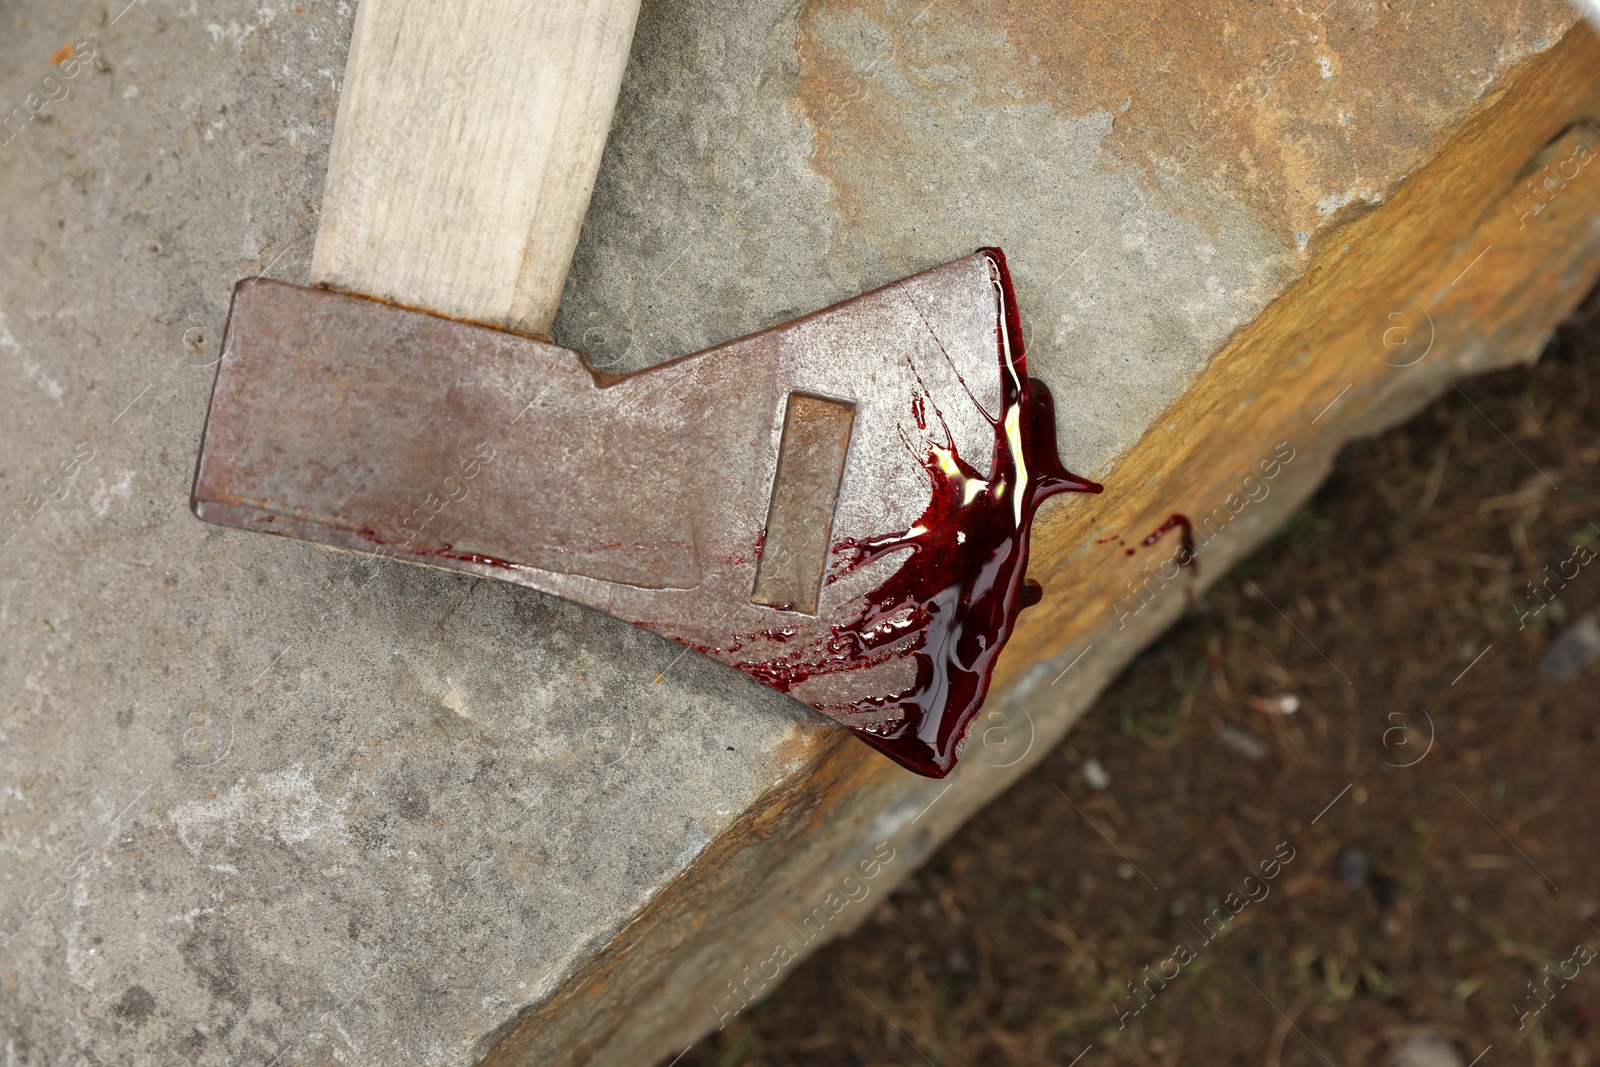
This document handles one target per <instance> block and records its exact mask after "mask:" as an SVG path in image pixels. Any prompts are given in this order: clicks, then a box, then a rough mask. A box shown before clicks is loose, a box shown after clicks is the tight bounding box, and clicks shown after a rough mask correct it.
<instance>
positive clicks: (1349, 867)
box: [1338, 845, 1372, 889]
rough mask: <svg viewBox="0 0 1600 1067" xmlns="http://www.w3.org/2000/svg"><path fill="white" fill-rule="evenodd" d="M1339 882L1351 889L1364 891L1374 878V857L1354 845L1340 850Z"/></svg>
mask: <svg viewBox="0 0 1600 1067" xmlns="http://www.w3.org/2000/svg"><path fill="white" fill-rule="evenodd" d="M1338 868H1339V880H1340V881H1341V882H1343V883H1344V884H1345V885H1347V886H1349V887H1350V888H1351V889H1362V888H1364V887H1365V886H1366V884H1367V879H1368V878H1370V877H1372V857H1371V856H1369V855H1367V853H1366V851H1365V850H1363V849H1359V848H1357V847H1356V846H1354V845H1346V846H1344V847H1343V848H1341V849H1340V850H1339V860H1338Z"/></svg>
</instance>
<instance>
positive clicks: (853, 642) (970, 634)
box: [738, 248, 1102, 778]
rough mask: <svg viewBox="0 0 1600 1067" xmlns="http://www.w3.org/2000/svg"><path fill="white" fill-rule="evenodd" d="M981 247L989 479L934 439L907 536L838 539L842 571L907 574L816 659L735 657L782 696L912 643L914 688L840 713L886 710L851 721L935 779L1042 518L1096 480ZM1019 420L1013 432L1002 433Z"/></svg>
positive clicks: (978, 686) (923, 418)
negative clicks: (895, 557)
mask: <svg viewBox="0 0 1600 1067" xmlns="http://www.w3.org/2000/svg"><path fill="white" fill-rule="evenodd" d="M981 251H982V253H983V254H985V255H987V256H988V257H989V260H990V261H991V262H992V263H993V264H994V265H995V267H996V268H997V270H996V273H997V275H998V279H999V294H998V295H999V299H1000V302H1001V310H1002V314H1003V325H1001V326H999V327H997V328H996V330H995V339H996V346H997V349H998V353H999V359H1000V383H1001V385H1000V394H1001V404H1000V413H999V416H998V417H997V418H995V419H991V420H988V421H989V422H990V425H991V426H993V427H994V452H993V456H992V463H991V465H990V470H991V471H992V472H993V473H992V475H991V476H990V477H989V478H988V479H987V480H986V481H987V485H986V487H984V488H982V489H981V490H979V491H978V492H977V493H976V494H975V495H971V494H969V492H968V486H969V483H971V482H972V481H973V480H976V481H978V482H984V481H985V479H984V478H983V476H982V474H981V472H980V471H978V470H977V469H976V468H975V467H973V465H972V464H970V463H968V462H967V461H965V460H963V459H962V458H961V457H960V456H959V455H957V454H956V450H955V446H954V441H953V440H950V439H949V435H948V431H947V433H946V437H947V440H946V443H945V444H944V445H942V446H937V447H934V446H930V447H929V449H928V451H927V453H926V455H924V456H920V457H919V460H920V461H921V463H922V466H923V469H924V470H925V471H926V472H927V475H928V481H929V484H930V486H931V488H932V490H933V494H932V500H931V501H930V502H929V504H928V506H927V509H926V510H925V511H924V512H923V513H922V516H921V518H919V519H918V520H917V522H916V523H915V524H913V526H912V527H911V528H910V529H908V530H904V531H901V532H899V533H893V534H885V535H881V536H878V537H872V538H866V539H861V540H852V539H841V541H840V542H839V543H837V544H836V545H835V546H834V549H833V550H834V552H835V553H837V554H839V555H840V556H841V557H842V571H841V572H840V573H848V572H849V571H852V570H858V569H859V568H861V567H864V566H866V565H867V564H869V563H872V562H873V561H875V560H878V559H882V558H883V557H884V556H887V555H889V554H890V553H893V552H901V551H904V550H906V549H910V550H911V552H910V555H909V556H908V557H907V558H906V559H905V560H904V561H903V562H902V563H901V565H900V567H899V569H897V570H896V571H895V572H894V574H892V575H891V576H890V577H889V578H888V579H887V580H886V581H884V583H883V584H882V585H880V586H879V587H878V588H877V589H875V590H873V591H872V592H871V593H869V594H867V595H866V597H865V600H866V606H865V607H864V608H863V609H862V610H861V611H860V613H859V614H858V615H857V616H856V617H855V618H854V619H851V620H850V621H848V622H844V623H840V624H837V625H835V626H834V627H833V628H832V634H831V636H830V637H829V638H828V639H827V641H826V642H825V645H824V647H823V648H822V649H821V650H820V655H816V654H808V655H805V656H804V657H803V660H804V661H803V662H794V661H783V660H779V661H770V660H769V661H766V662H759V663H741V664H739V665H738V667H739V669H740V670H742V671H744V672H746V673H748V674H751V675H753V676H755V677H757V678H760V679H761V680H762V681H765V682H766V683H768V684H769V685H772V686H773V687H775V688H777V689H780V690H784V691H788V690H790V689H792V688H793V687H794V686H797V685H799V684H800V683H801V682H803V681H805V680H806V679H808V678H812V677H815V676H818V675H824V674H833V673H839V672H843V671H855V670H864V669H867V668H870V667H874V666H877V665H879V664H881V663H884V662H886V661H888V660H890V659H892V658H895V657H896V656H900V655H904V654H906V652H907V648H906V645H905V644H904V642H905V641H906V640H907V639H908V638H909V639H910V642H911V644H910V652H909V654H910V655H912V656H913V657H915V661H916V669H917V674H916V681H915V682H914V683H913V684H912V685H911V686H910V688H908V689H906V690H905V691H903V692H900V693H896V694H893V695H890V696H885V697H879V698H871V699H867V700H863V701H860V702H859V703H856V704H854V705H851V706H849V707H847V708H842V709H840V710H843V711H847V712H856V713H871V712H887V713H889V714H888V715H887V716H883V715H880V716H878V718H880V719H881V718H885V717H887V718H888V719H889V721H888V722H886V723H885V724H884V725H878V726H872V727H868V726H852V727H851V729H852V730H854V731H855V732H856V733H857V734H858V735H860V736H861V737H862V738H863V739H865V740H866V741H867V743H868V744H870V745H872V746H873V747H874V748H877V749H878V750H880V751H881V752H883V753H884V754H886V755H887V756H889V757H890V758H891V759H893V760H895V761H896V762H898V763H900V764H901V765H902V766H904V767H906V768H908V769H910V770H913V771H916V772H918V773H919V774H925V775H928V776H930V777H934V778H943V777H944V776H945V775H946V774H948V773H949V772H950V770H951V768H953V767H954V766H955V763H956V759H957V756H958V755H959V752H960V748H961V743H962V740H963V739H964V737H965V736H966V732H967V728H968V727H969V726H970V725H971V723H972V720H973V718H974V717H975V716H976V715H977V713H978V709H979V708H980V707H981V706H982V704H983V699H984V696H985V695H986V694H987V693H988V690H989V682H990V679H991V677H992V675H993V672H994V666H995V662H996V660H997V659H998V658H999V655H1000V650H1001V649H1002V648H1004V647H1005V643H1006V640H1007V639H1008V638H1009V637H1010V636H1011V632H1012V630H1013V628H1014V627H1015V625H1016V619H1017V613H1018V612H1019V611H1021V610H1022V609H1023V608H1024V607H1026V606H1028V605H1029V604H1030V603H1034V602H1037V595H1035V593H1034V590H1033V589H1026V586H1025V583H1026V576H1027V571H1028V530H1029V527H1030V526H1031V525H1032V523H1033V516H1034V513H1035V512H1036V511H1037V510H1038V508H1039V505H1040V504H1042V503H1043V502H1044V501H1045V500H1048V499H1049V498H1050V497H1052V496H1055V495H1056V494H1057V493H1098V492H1100V491H1101V489H1102V487H1101V486H1100V485H1099V484H1097V483H1095V482H1092V481H1089V480H1088V479H1087V478H1080V477H1078V476H1077V475H1075V474H1073V473H1071V472H1070V471H1068V470H1067V469H1066V467H1065V466H1063V465H1062V463H1061V459H1060V457H1059V456H1058V455H1057V454H1056V416H1055V403H1054V401H1053V400H1052V398H1051V396H1050V390H1049V389H1048V388H1047V387H1046V386H1045V384H1044V383H1043V382H1040V381H1038V380H1036V379H1032V378H1029V377H1028V376H1027V363H1026V354H1025V352H1024V348H1023V340H1022V324H1021V320H1020V316H1019V315H1018V312H1017V302H1016V297H1015V295H1014V293H1013V292H1012V288H1011V276H1010V273H1009V272H1008V271H1007V269H1006V259H1005V255H1004V254H1003V253H1002V252H1001V251H1000V250H999V249H997V248H986V249H982V250H981ZM929 409H932V416H933V417H934V418H938V419H939V421H941V422H942V421H943V419H942V416H940V415H939V412H938V409H937V408H936V407H935V406H934V404H933V401H932V398H931V397H929V396H927V395H926V394H924V395H920V396H918V397H917V398H916V399H915V400H914V401H913V403H912V415H913V417H914V418H915V419H916V422H917V425H918V427H919V428H922V429H926V428H927V426H928V425H929V423H930V417H929ZM979 410H980V411H981V410H982V408H981V406H980V407H979ZM984 417H985V418H986V419H987V418H988V416H987V415H985V416H984ZM1013 418H1014V420H1015V428H1014V434H1015V437H1014V439H1013V436H1012V433H1011V432H1008V428H1007V423H1008V421H1012V420H1013ZM941 452H942V453H943V455H941V454H940V453H941ZM941 460H942V461H943V462H941ZM952 467H953V468H955V470H954V472H949V469H950V468H952ZM969 495H971V499H970V500H968V499H967V497H968V496H969ZM837 576H838V574H837V573H836V574H834V575H832V576H831V577H837ZM1035 588H1036V586H1035ZM1041 593H1042V591H1041Z"/></svg>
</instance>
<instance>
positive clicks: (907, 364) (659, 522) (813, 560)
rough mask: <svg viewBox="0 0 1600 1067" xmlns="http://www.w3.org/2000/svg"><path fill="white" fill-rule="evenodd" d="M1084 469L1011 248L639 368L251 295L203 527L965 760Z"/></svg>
mask: <svg viewBox="0 0 1600 1067" xmlns="http://www.w3.org/2000/svg"><path fill="white" fill-rule="evenodd" d="M1099 488H1100V487H1099V486H1097V485H1095V484H1094V483H1092V482H1088V481H1086V480H1083V479H1079V478H1075V477H1074V476H1072V475H1070V474H1068V473H1067V472H1066V471H1065V470H1064V469H1063V468H1062V467H1061V466H1060V463H1059V461H1058V460H1057V459H1056V453H1055V430H1054V421H1053V415H1052V413H1051V410H1050V406H1049V398H1048V393H1047V392H1045V391H1044V388H1043V386H1042V385H1041V384H1040V383H1037V382H1030V381H1029V379H1028V378H1027V376H1026V369H1025V363H1024V356H1023V352H1022V343H1021V335H1020V330H1019V328H1018V323H1017V315H1016V309H1015V302H1014V298H1013V297H1012V294H1011V288H1010V281H1009V277H1008V276H1007V274H1006V268H1005V259H1004V256H1003V255H1002V254H1001V253H1000V252H999V251H998V250H995V249H987V250H983V251H981V252H978V253H975V254H974V255H971V256H967V257H965V258H963V259H959V260H956V261H955V262H952V263H948V264H946V265H944V266H941V267H936V268H934V269H932V270H928V271H925V272H923V273H921V274H917V275H914V276H913V277H910V278H906V279H904V280H902V281H899V282H895V283H893V284H891V285H888V286H885V287H883V288H881V289H878V290H875V291H873V292H870V293H866V294H864V295H862V296H858V297H855V298H853V299H851V300H848V301H845V302H844V303H841V304H838V305H835V306H833V307H830V308H827V309H825V310H822V311H819V312H816V313H814V314H811V315H807V316H805V317H803V318H800V319H796V320H795V321H793V322H790V323H787V324H785V325H782V326H778V327H775V328H773V329H770V330H766V331H763V332H761V333H758V334H754V335H751V336H749V337H745V338H741V339H739V340H736V341H731V342H728V343H726V344H723V345H718V346H716V347H714V348H711V349H707V350H706V351H704V352H700V353H697V354H694V355H691V356H685V357H683V358H681V359H677V360H674V361H672V362H669V363H665V364H662V365H659V366H656V367H652V368H650V369H648V370H644V371H640V372H638V373H635V374H630V375H626V376H622V377H615V376H610V375H606V374H604V373H601V372H599V371H596V370H594V369H593V368H592V367H591V366H590V365H589V363H588V361H587V358H586V357H585V356H583V355H581V354H579V353H576V352H573V351H570V350H568V349H563V348H560V347H558V346H556V345H553V344H550V343H547V342H544V341H540V340H536V339H533V338H528V337H523V336H520V335H516V334H510V333H506V332H502V331H499V330H495V329H491V328H488V327H484V326H478V325H473V324H471V323H464V322H458V321H455V320H450V319H445V318H440V317H437V316H434V315H429V314H426V313H423V312H419V311H413V310H408V309H405V308H400V307H396V306H393V305H389V304H385V303H382V302H379V301H374V300H370V299H367V298H364V297H359V296H352V295H347V294H342V293H336V292H332V291H328V290H322V289H312V288H304V287H300V286H294V285H288V284H284V283H280V282H273V281H267V280H264V279H247V280H245V281H242V282H240V283H239V285H238V286H237V288H236V289H235V291H234V299H233V306H232V309H231V311H230V314H229V320H228V327H227V332H226V336H225V338H224V342H223V355H222V359H221V361H220V363H219V365H218V371H217V381H216V385H215V388H214V391H213V394H212V399H211V408H210V412H209V414H208V416H207V421H206V429H205V437H204V442H203V446H202V450H201V455H200V461H199V465H198V468H197V470H196V475H195V483H194V496H193V506H194V511H195V514H196V515H198V516H199V517H200V518H202V519H204V520H206V521H208V522H214V523H218V524H221V525H225V526H233V527H238V528H240V529H248V530H256V531H260V532H265V533H273V534H278V535H280V536H287V537H295V538H299V539H303V540H308V541H315V542H319V543H321V544H325V545H332V546H334V547H337V548H343V549H352V550H355V551H362V552H375V553H381V554H384V555H388V556H393V557H394V558H397V559H401V560H406V561H410V562H416V563H423V564H429V565H432V566H437V567H445V568H449V569H452V570H459V571H466V572H468V573H471V574H476V575H479V576H482V577H488V578H496V579H500V580H503V581H509V582H514V583H516V584H519V585H525V586H529V587H531V588H534V589H539V590H542V591H544V592H548V593H553V594H556V595H557V596H561V597H565V598H567V599H569V600H574V601H577V602H578V603H581V604H585V605H588V606H590V607H593V608H597V609H599V610H601V611H604V612H606V613H608V614H610V615H614V616H616V617H618V618H621V619H624V620H627V621H628V622H632V623H636V624H638V625H640V626H644V627H647V628H649V629H651V630H654V631H656V632H658V633H661V634H663V635H665V636H667V637H669V638H672V639H673V640H675V641H678V642H680V643H682V644H684V645H687V646H689V647H690V648H694V649H697V650H699V651H701V652H704V653H705V654H707V655H710V656H712V657H714V658H716V659H718V660H720V661H722V662H723V663H726V664H728V665H730V666H732V667H735V668H737V669H738V670H741V671H743V672H745V673H746V674H749V675H751V676H753V677H755V678H757V679H759V680H761V681H763V682H765V683H767V684H769V685H772V686H774V687H775V688H778V689H780V690H782V691H784V692H787V693H790V694H791V695H793V696H794V697H796V698H797V699H799V700H801V701H803V702H804V703H806V704H808V705H810V706H811V707H813V708H815V709H816V710H818V711H820V712H822V713H823V714H824V715H827V716H829V717H830V718H833V719H835V720H837V721H838V722H840V723H842V724H844V725H845V726H847V727H850V728H851V729H852V730H855V731H856V732H857V733H858V734H860V735H861V736H862V737H864V738H865V739H866V740H867V741H869V742H870V743H871V744H873V745H874V746H875V747H877V748H879V749H880V750H882V751H884V752H885V753H887V754H888V755H889V756H891V757H892V758H894V759H895V760H897V761H898V762H900V763H901V764H903V765H904V766H906V767H909V768H910V769H912V770H915V771H918V772H919V773H923V774H929V775H933V776H936V777H942V776H943V775H944V774H946V773H948V771H949V770H950V768H951V767H953V766H954V764H955V760H956V756H957V754H958V751H959V747H960V743H961V741H962V739H963V736H964V734H965V732H966V728H967V726H968V725H969V724H970V722H971V720H972V718H973V717H974V716H975V714H976V713H977V710H978V708H979V706H980V705H981V703H982V701H983V697H984V695H985V693H986V691H987V688H988V684H989V678H990V674H991V672H992V670H993V667H994V661H995V658H996V657H997V656H998V655H999V652H1000V649H1001V648H1002V647H1003V645H1004V643H1005V640H1006V638H1007V637H1009V635H1010V633H1011V629H1012V627H1013V625H1014V623H1015V618H1016V613H1017V611H1018V609H1019V606H1020V602H1021V598H1022V592H1023V581H1024V577H1025V573H1026V568H1027V535H1028V527H1029V524H1030V522H1031V519H1032V515H1033V509H1034V508H1035V507H1036V506H1037V504H1038V502H1039V501H1040V500H1042V499H1044V497H1045V496H1048V495H1050V494H1052V493H1054V492H1060V491H1090V492H1098V491H1099Z"/></svg>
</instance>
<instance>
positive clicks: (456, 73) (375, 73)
mask: <svg viewBox="0 0 1600 1067" xmlns="http://www.w3.org/2000/svg"><path fill="white" fill-rule="evenodd" d="M638 12H639V0H467V2H464V3H457V4H453V5H452V4H439V3H433V2H425V0H361V5H360V7H359V8H358V9H357V11H356V20H355V31H354V33H353V35H352V37H351V41H350V58H349V60H348V61H347V62H346V65H345V80H344V87H343V90H342V94H341V97H340V101H339V117H338V120H337V122H336V123H335V125H334V132H333V146H332V149H331V151H330V153H329V158H328V180H327V185H326V188H325V191H324V194H323V205H322V217H321V220H320V222H319V224H318V227H317V245H316V251H315V253H314V255H313V257H312V262H311V281H312V283H313V284H314V285H320V286H325V287H327V288H331V289H343V290H348V291H351V292H357V293H363V294H365V295H368V296H375V297H380V298H382V299H384V300H389V301H392V302H394V303H397V304H403V305H406V306H408V307H414V308H420V309H422V310H424V311H431V312H434V313H436V314H440V315H448V316H450V317H452V318H459V319H468V320H471V321H474V322H481V323H485V324H488V325H492V326H498V327H500V328H502V329H507V330H513V331H515V332H518V333H525V334H533V335H537V336H547V335H548V333H549V330H550V324H551V322H552V321H553V320H554V319H555V314H556V305H557V303H558V302H559V301H560V299H561V288H562V286H563V284H564V283H565V281H566V276H567V268H568V266H569V264H570V263H571V260H572V252H573V249H574V248H575V247H576V246H577V243H578V231H579V229H580V228H581V227H582V225H583V215H584V212H585V210H586V209H587V208H588V205H589V194H590V192H591V191H592V190H593V188H594V179H595V174H596V172H597V171H598V170H599V168H600V154H601V151H602V150H603V149H604V147H605V140H606V132H607V130H608V129H609V127H610V125H611V113H612V111H613V109H614V108H615V106H616V101H617V92H618V89H619V88H620V86H621V84H622V71H623V68H624V66H625V65H626V63H627V59H628V48H629V46H630V44H631V43H632V40H633V26H634V21H635V19H636V18H637V16H638Z"/></svg>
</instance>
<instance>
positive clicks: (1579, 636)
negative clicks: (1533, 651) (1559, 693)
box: [1538, 612, 1600, 682]
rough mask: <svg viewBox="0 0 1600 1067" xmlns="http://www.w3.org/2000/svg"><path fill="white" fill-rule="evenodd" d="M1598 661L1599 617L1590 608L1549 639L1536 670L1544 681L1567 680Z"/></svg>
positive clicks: (1599, 655) (1599, 644)
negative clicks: (1554, 637)
mask: <svg viewBox="0 0 1600 1067" xmlns="http://www.w3.org/2000/svg"><path fill="white" fill-rule="evenodd" d="M1596 661H1600V619H1597V618H1595V616H1594V614H1593V613H1592V612H1590V613H1585V614H1583V615H1580V616H1578V618H1577V620H1576V621H1574V622H1572V623H1570V624H1568V626H1567V627H1566V629H1564V630H1562V631H1561V633H1560V634H1558V635H1557V636H1556V639H1555V640H1554V641H1552V642H1550V647H1549V648H1547V649H1545V652H1544V656H1543V658H1541V659H1540V660H1539V667H1538V674H1539V677H1540V678H1543V679H1544V680H1545V681H1547V682H1570V681H1572V680H1573V679H1575V678H1577V677H1578V676H1579V675H1581V674H1582V673H1583V672H1584V671H1586V670H1588V669H1589V668H1590V667H1592V666H1593V665H1594V664H1595V662H1596Z"/></svg>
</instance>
